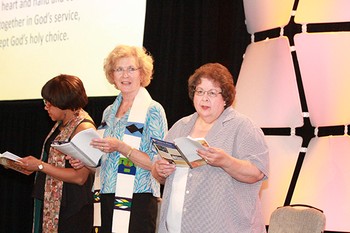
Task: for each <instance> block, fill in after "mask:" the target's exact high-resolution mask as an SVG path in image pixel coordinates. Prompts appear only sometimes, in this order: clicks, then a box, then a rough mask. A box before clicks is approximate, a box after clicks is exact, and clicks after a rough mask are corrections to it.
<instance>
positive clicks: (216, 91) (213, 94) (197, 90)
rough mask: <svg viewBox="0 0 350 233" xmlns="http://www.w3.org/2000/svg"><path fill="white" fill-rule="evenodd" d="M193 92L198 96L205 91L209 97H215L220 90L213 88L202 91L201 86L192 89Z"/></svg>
mask: <svg viewBox="0 0 350 233" xmlns="http://www.w3.org/2000/svg"><path fill="white" fill-rule="evenodd" d="M194 92H195V94H196V95H198V96H203V95H204V94H205V93H207V95H208V96H209V97H212V98H214V97H216V96H218V95H219V94H221V93H222V92H221V91H218V90H215V89H210V90H209V91H204V90H203V89H202V88H197V89H195V90H194Z"/></svg>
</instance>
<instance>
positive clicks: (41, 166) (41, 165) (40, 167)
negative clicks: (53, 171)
mask: <svg viewBox="0 0 350 233" xmlns="http://www.w3.org/2000/svg"><path fill="white" fill-rule="evenodd" d="M38 168H39V171H41V170H43V169H44V165H43V163H42V162H41V163H40V164H39V165H38Z"/></svg>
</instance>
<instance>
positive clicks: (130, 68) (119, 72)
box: [113, 66, 141, 75]
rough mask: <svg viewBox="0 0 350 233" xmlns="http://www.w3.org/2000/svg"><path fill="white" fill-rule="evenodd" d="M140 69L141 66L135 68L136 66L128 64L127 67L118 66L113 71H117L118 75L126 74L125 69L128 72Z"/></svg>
mask: <svg viewBox="0 0 350 233" xmlns="http://www.w3.org/2000/svg"><path fill="white" fill-rule="evenodd" d="M139 69H141V68H140V67H139V68H135V67H132V66H128V67H126V68H125V69H124V68H123V67H117V68H115V69H114V70H113V71H114V72H115V73H117V74H118V75H121V74H124V72H125V71H126V72H127V74H134V73H135V72H136V71H137V70H139Z"/></svg>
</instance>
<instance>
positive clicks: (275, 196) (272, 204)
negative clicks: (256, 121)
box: [260, 136, 302, 225]
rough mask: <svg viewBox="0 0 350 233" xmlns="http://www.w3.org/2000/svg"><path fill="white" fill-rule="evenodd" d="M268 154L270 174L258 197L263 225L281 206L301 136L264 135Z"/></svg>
mask: <svg viewBox="0 0 350 233" xmlns="http://www.w3.org/2000/svg"><path fill="white" fill-rule="evenodd" d="M265 139H266V142H267V145H268V147H269V156H270V174H269V177H268V179H267V180H266V181H264V182H263V185H262V188H261V191H260V198H261V202H262V210H263V216H264V222H265V225H269V222H270V216H271V213H272V212H273V211H274V210H275V209H276V208H277V207H279V206H283V204H284V201H285V199H286V196H287V192H288V189H289V185H290V181H291V180H292V176H293V172H294V169H295V164H296V162H297V159H298V155H299V152H300V148H301V145H302V138H301V137H299V136H266V137H265Z"/></svg>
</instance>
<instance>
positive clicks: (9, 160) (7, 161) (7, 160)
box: [0, 151, 33, 175]
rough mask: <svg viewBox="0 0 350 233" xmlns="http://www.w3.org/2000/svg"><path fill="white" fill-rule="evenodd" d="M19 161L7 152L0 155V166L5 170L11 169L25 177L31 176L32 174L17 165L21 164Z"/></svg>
mask: <svg viewBox="0 0 350 233" xmlns="http://www.w3.org/2000/svg"><path fill="white" fill-rule="evenodd" d="M19 159H21V157H19V156H17V155H15V154H12V153H11V152H8V151H6V152H4V153H3V154H1V153H0V164H1V165H3V166H4V167H5V168H11V169H13V170H15V171H18V172H20V173H23V174H25V175H30V174H32V173H33V172H31V171H27V170H25V169H23V168H22V167H21V166H19V165H18V164H17V163H21V161H19Z"/></svg>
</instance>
